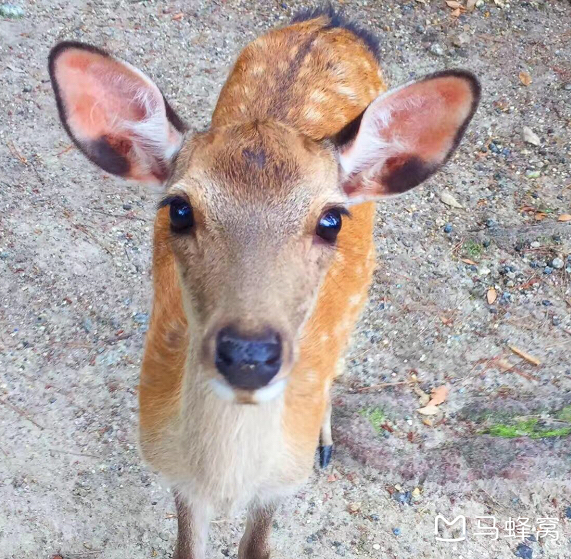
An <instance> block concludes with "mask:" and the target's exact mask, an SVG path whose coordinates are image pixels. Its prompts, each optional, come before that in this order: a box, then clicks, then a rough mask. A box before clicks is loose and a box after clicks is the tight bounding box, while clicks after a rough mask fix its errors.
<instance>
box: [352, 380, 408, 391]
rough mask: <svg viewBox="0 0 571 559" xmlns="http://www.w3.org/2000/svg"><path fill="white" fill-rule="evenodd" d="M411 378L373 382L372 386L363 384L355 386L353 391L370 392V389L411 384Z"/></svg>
mask: <svg viewBox="0 0 571 559" xmlns="http://www.w3.org/2000/svg"><path fill="white" fill-rule="evenodd" d="M409 383H410V381H409V380H402V381H399V382H382V383H381V384H373V385H372V386H362V387H361V388H355V389H354V390H353V391H352V392H353V393H355V392H369V390H378V389H380V388H390V387H391V386H402V385H403V384H409Z"/></svg>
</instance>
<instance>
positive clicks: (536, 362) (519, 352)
mask: <svg viewBox="0 0 571 559" xmlns="http://www.w3.org/2000/svg"><path fill="white" fill-rule="evenodd" d="M508 347H509V348H510V349H511V350H512V351H513V352H514V353H515V354H516V355H519V356H520V357H522V358H523V359H525V360H526V361H527V362H528V363H531V364H532V365H535V366H536V367H537V366H538V365H541V361H540V360H539V359H537V357H533V355H530V354H529V353H526V352H525V351H523V349H519V348H518V347H515V346H513V345H508Z"/></svg>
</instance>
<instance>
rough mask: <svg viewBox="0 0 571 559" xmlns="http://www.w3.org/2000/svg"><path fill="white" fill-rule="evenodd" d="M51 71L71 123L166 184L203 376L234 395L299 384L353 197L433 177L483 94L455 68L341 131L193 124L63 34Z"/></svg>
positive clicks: (121, 164)
mask: <svg viewBox="0 0 571 559" xmlns="http://www.w3.org/2000/svg"><path fill="white" fill-rule="evenodd" d="M50 74H51V78H52V84H53V87H54V91H55V93H56V99H57V103H58V109H59V112H60V117H61V119H62V122H63V124H64V126H65V128H66V130H67V132H68V133H69V134H70V136H71V138H72V139H73V140H74V141H75V143H76V144H77V145H78V147H79V148H80V149H81V150H82V151H83V152H84V153H85V154H86V155H87V156H88V157H89V158H90V159H91V160H92V161H93V162H95V163H96V164H98V165H99V166H100V167H102V168H103V169H105V170H107V171H108V172H111V173H115V174H118V175H121V176H123V177H125V178H131V179H136V180H139V181H146V182H155V183H159V184H162V185H164V187H165V195H164V198H163V200H162V202H161V203H160V209H159V212H158V217H157V220H158V222H157V225H158V227H162V228H164V230H165V231H167V232H168V235H167V236H166V238H167V242H168V243H169V246H170V249H171V251H172V253H173V254H174V257H175V261H176V266H177V270H178V275H179V279H180V286H181V290H182V293H183V300H184V306H185V311H186V315H187V318H188V323H189V325H190V327H191V331H192V332H191V339H192V340H193V341H192V342H191V345H192V347H191V351H193V352H194V353H195V355H194V359H195V360H198V363H199V367H198V369H199V373H197V374H205V375H207V378H208V379H209V381H210V382H211V384H212V386H213V388H214V389H215V391H216V392H217V393H218V394H219V395H221V396H224V397H230V398H234V397H235V396H236V394H237V393H244V392H245V393H247V394H250V395H252V398H251V399H252V400H253V401H261V400H264V399H268V398H271V397H272V396H275V395H276V394H278V393H279V392H280V391H281V390H282V389H283V387H284V385H285V382H286V381H287V376H288V374H289V372H290V371H291V369H292V366H293V364H294V362H295V360H296V352H297V346H298V342H299V338H300V336H301V333H302V331H303V325H304V323H305V321H306V320H307V318H308V317H309V315H310V314H311V310H312V308H313V305H314V303H315V301H316V297H317V294H318V291H319V286H320V284H321V281H322V280H323V278H324V276H325V274H326V272H327V270H328V268H329V266H330V265H331V262H332V261H333V259H334V258H335V257H336V254H337V253H336V246H337V235H338V234H339V233H340V231H341V230H342V222H343V219H347V218H350V217H349V210H348V207H349V206H350V205H352V204H355V203H359V202H361V201H365V200H371V199H378V198H381V197H384V196H390V195H395V194H400V193H402V192H405V191H407V190H409V189H411V188H413V187H415V186H417V185H418V184H420V183H421V182H422V181H423V180H425V179H426V178H428V177H429V176H430V175H431V174H433V173H434V172H435V171H436V170H437V169H438V168H439V167H440V166H441V165H442V164H443V163H444V162H445V161H446V160H447V159H448V158H449V157H450V155H451V154H452V152H453V151H454V149H455V148H456V146H457V145H458V143H459V141H460V139H461V137H462V134H463V132H464V130H465V128H466V126H467V124H468V122H469V121H470V119H471V117H472V115H473V113H474V111H475V108H476V105H477V101H478V97H479V86H478V83H477V81H476V79H475V78H474V77H473V76H472V75H471V74H468V73H466V72H454V71H452V72H443V73H440V74H434V75H432V76H429V77H427V78H425V79H423V80H420V81H418V82H415V83H412V84H409V85H407V86H404V87H402V88H399V89H397V90H394V91H390V92H388V93H385V94H382V95H381V96H379V97H378V98H377V99H375V100H374V101H373V102H372V103H371V104H370V105H369V106H368V107H367V108H366V110H365V111H364V112H363V114H362V115H361V117H359V118H358V119H357V120H356V121H355V122H353V123H347V126H346V127H345V129H344V130H343V134H340V135H338V136H337V137H336V139H334V138H329V139H328V138H325V139H323V140H320V141H316V140H312V139H310V138H308V137H307V136H305V135H303V134H302V133H301V132H300V131H298V130H296V129H295V128H293V127H291V126H288V125H286V124H284V123H281V122H278V121H277V120H272V119H269V118H268V119H260V120H254V121H249V122H236V123H227V124H226V125H224V126H218V127H214V128H212V129H211V130H209V131H207V132H205V133H200V134H197V135H195V136H193V137H189V136H188V135H185V128H184V125H183V124H182V121H181V120H180V119H179V118H178V117H177V116H176V115H175V114H174V112H173V111H172V109H171V108H170V107H169V105H168V104H167V102H166V101H165V99H164V97H163V96H162V94H161V93H160V91H159V89H158V88H157V87H156V85H154V84H153V82H152V81H151V80H150V79H149V78H148V77H146V76H145V75H144V74H142V73H141V72H139V71H138V70H136V69H135V68H133V67H132V66H130V65H129V64H126V63H124V62H122V61H119V60H118V59H115V58H113V57H111V56H110V55H108V54H106V53H105V52H103V51H100V50H98V49H96V48H94V47H89V46H86V45H80V44H77V43H62V44H60V45H58V46H57V47H55V49H54V50H53V51H52V54H51V56H50ZM316 85H319V84H316ZM329 109H330V110H331V111H332V112H334V111H335V108H334V107H330V108H329ZM334 140H336V141H334ZM340 234H341V235H343V233H342V232H341V233H340ZM344 242H345V243H347V244H349V243H350V239H346V240H344Z"/></svg>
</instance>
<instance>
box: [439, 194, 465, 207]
mask: <svg viewBox="0 0 571 559" xmlns="http://www.w3.org/2000/svg"><path fill="white" fill-rule="evenodd" d="M440 200H441V201H442V202H444V203H445V204H446V205H447V206H450V207H451V208H462V204H460V203H459V202H458V201H457V200H456V198H454V196H452V194H450V192H448V190H443V191H442V192H441V193H440Z"/></svg>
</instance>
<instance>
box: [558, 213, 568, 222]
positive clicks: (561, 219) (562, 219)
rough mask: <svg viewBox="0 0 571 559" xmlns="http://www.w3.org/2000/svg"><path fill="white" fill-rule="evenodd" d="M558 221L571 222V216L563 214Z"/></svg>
mask: <svg viewBox="0 0 571 559" xmlns="http://www.w3.org/2000/svg"><path fill="white" fill-rule="evenodd" d="M557 221H571V214H561V215H560V216H559V217H558V218H557Z"/></svg>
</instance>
